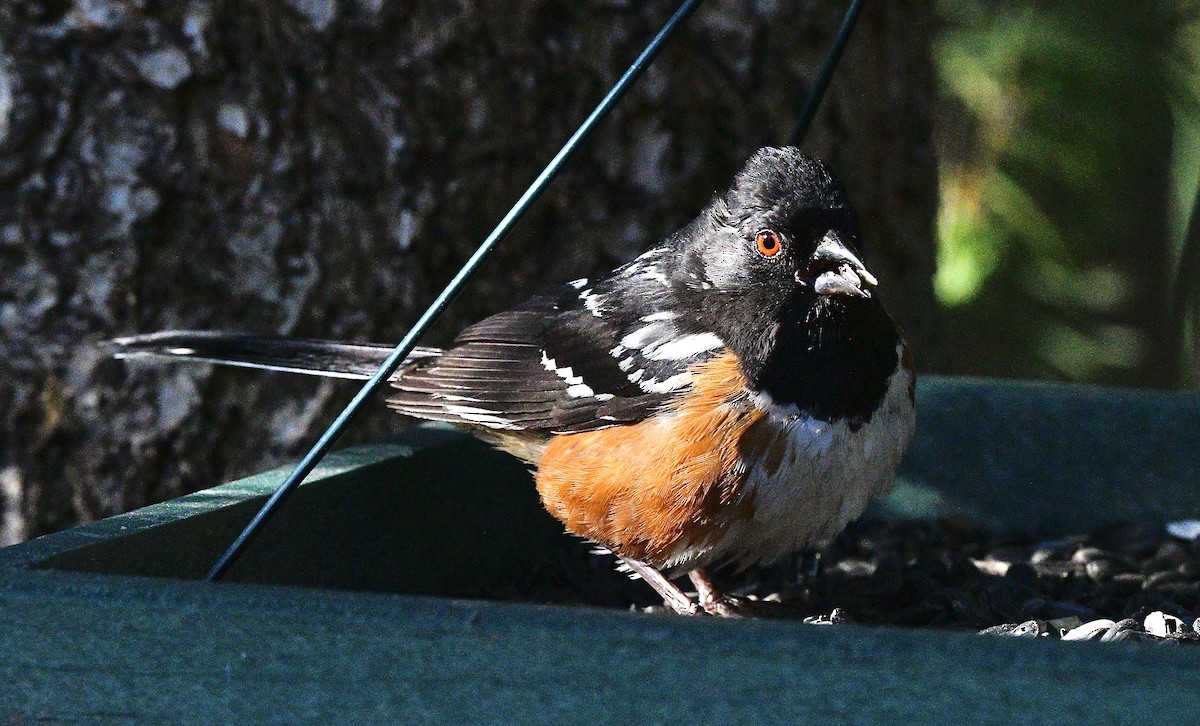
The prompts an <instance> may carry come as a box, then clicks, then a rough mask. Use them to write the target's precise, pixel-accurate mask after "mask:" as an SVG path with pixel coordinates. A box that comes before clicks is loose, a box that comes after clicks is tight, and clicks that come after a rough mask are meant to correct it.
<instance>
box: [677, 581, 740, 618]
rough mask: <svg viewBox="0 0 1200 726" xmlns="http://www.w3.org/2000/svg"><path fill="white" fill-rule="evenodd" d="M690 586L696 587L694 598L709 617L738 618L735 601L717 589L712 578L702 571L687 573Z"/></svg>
mask: <svg viewBox="0 0 1200 726" xmlns="http://www.w3.org/2000/svg"><path fill="white" fill-rule="evenodd" d="M688 577H689V578H691V580H692V584H693V585H695V586H696V596H697V598H698V599H699V600H700V607H702V608H704V612H706V613H708V614H709V615H716V616H719V617H722V618H740V617H741V613H739V612H738V604H737V601H736V600H734V599H733V598H731V597H729V596H728V595H725V594H723V593H722V592H721V591H720V590H718V589H717V586H716V584H714V583H713V581H712V578H711V577H709V576H708V573H707V572H705V571H704V570H692V571H691V572H689V573H688Z"/></svg>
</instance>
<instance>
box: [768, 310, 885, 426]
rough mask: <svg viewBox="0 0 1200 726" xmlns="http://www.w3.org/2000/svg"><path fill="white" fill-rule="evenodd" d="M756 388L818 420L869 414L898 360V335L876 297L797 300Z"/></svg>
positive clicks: (856, 422)
mask: <svg viewBox="0 0 1200 726" xmlns="http://www.w3.org/2000/svg"><path fill="white" fill-rule="evenodd" d="M790 304H792V305H794V306H796V307H797V308H799V309H796V310H794V311H788V313H786V314H784V315H783V316H781V319H783V320H785V321H788V322H786V323H783V324H782V325H781V326H780V327H779V329H778V331H777V333H776V336H775V344H774V346H772V348H771V351H770V353H768V354H767V357H766V360H765V361H764V363H763V365H762V367H761V369H760V370H759V371H758V373H757V375H754V376H752V377H751V378H752V381H753V382H754V385H755V388H757V389H758V390H760V391H763V392H765V393H766V394H767V395H769V396H770V397H771V400H772V401H774V402H775V403H776V404H779V405H785V406H786V405H789V404H794V405H795V406H796V407H797V408H799V409H800V411H802V412H804V413H807V414H809V415H810V416H812V417H813V418H816V419H819V420H821V421H829V422H836V421H846V422H847V424H848V425H849V427H850V429H851V430H857V429H858V428H859V427H861V426H862V425H863V424H865V423H867V422H869V421H870V420H871V416H872V415H874V413H875V411H876V410H877V409H878V408H879V404H880V403H881V402H882V401H883V397H884V396H885V395H886V394H887V386H888V380H889V379H890V378H891V376H892V374H893V373H894V372H895V371H896V368H897V366H898V365H899V354H898V351H897V350H896V346H897V345H898V344H899V342H900V335H899V333H898V331H897V330H896V326H895V324H894V323H893V322H892V319H891V318H890V317H889V316H888V314H887V313H886V312H885V311H884V309H883V306H882V305H880V304H879V302H878V300H877V299H876V298H874V297H872V298H870V299H865V300H864V299H845V298H818V299H815V300H814V299H812V298H809V299H807V300H804V299H794V300H793V301H792V303H790Z"/></svg>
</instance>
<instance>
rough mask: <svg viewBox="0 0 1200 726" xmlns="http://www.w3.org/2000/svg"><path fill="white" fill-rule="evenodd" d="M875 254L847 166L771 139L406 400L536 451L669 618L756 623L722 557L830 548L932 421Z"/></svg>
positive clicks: (168, 343)
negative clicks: (705, 191) (679, 220)
mask: <svg viewBox="0 0 1200 726" xmlns="http://www.w3.org/2000/svg"><path fill="white" fill-rule="evenodd" d="M861 246H862V240H861V229H860V224H859V220H858V216H857V214H856V212H855V209H854V207H853V205H852V204H851V202H850V200H849V196H848V193H847V191H846V189H845V187H844V186H843V185H842V183H841V182H839V181H838V180H837V178H836V177H835V176H834V173H833V171H832V170H831V169H830V167H829V166H828V165H827V164H826V163H824V162H822V161H820V160H818V159H816V158H814V157H811V156H809V155H807V154H805V153H803V152H801V151H800V150H799V149H797V148H795V147H780V148H771V147H768V148H763V149H760V150H759V151H757V152H755V153H754V154H753V155H752V156H751V157H750V158H749V159H748V160H747V162H746V163H745V165H744V167H743V168H742V169H741V170H740V171H739V172H738V173H737V174H736V175H735V176H734V179H733V181H732V184H731V185H730V186H729V187H728V188H727V189H726V190H725V191H723V192H718V193H716V194H715V195H714V196H713V197H712V199H711V200H710V201H709V203H708V204H707V205H706V206H704V207H703V208H702V209H701V211H700V212H699V214H698V215H697V216H696V217H695V218H694V219H693V220H692V221H691V222H690V223H688V224H686V225H684V226H683V227H681V228H680V229H678V230H677V231H675V232H674V233H672V234H670V235H669V236H668V237H667V238H666V239H665V240H663V241H662V242H661V244H658V245H657V246H654V247H652V248H650V249H649V250H648V251H646V252H645V253H644V254H642V255H640V256H639V257H637V258H635V259H633V260H632V261H630V262H628V263H626V264H624V265H623V266H621V267H618V268H617V269H615V270H613V271H612V272H610V273H609V274H607V275H605V276H602V277H598V278H596V279H587V278H584V279H579V280H574V281H572V282H569V283H565V284H563V285H561V286H560V287H558V288H556V289H554V290H552V291H550V292H547V293H543V294H538V295H535V296H534V297H532V298H531V299H529V300H528V301H527V302H525V303H523V304H520V305H518V306H516V307H514V308H512V309H510V310H507V311H504V312H501V313H498V314H495V315H492V316H490V317H487V318H485V319H483V320H482V321H480V322H477V323H475V324H473V325H470V326H469V327H467V328H465V329H464V330H463V331H462V332H461V333H460V334H459V335H458V336H457V337H456V338H455V339H454V341H453V343H452V344H451V345H450V346H448V347H446V348H444V349H439V348H428V347H420V348H417V349H415V350H414V351H413V352H412V354H411V355H410V356H409V357H408V358H407V359H406V360H405V362H404V364H403V365H402V367H401V368H400V369H399V370H398V372H397V373H396V374H395V375H394V376H393V377H392V378H391V380H390V381H389V383H390V385H391V389H390V396H389V397H388V398H387V404H388V405H389V406H390V407H391V408H392V409H394V410H395V411H397V412H399V413H401V414H405V415H408V416H411V417H416V418H419V419H428V420H434V421H444V422H450V423H451V424H454V425H456V426H459V427H462V428H465V429H467V430H469V431H471V432H472V433H473V434H475V435H477V436H478V437H480V438H482V439H483V440H485V441H487V442H489V443H490V444H492V445H494V446H496V447H497V448H499V449H502V450H504V451H507V452H509V453H510V454H512V455H514V456H516V457H517V458H519V459H521V460H523V461H524V462H526V463H528V464H530V465H531V466H532V468H533V471H534V478H535V483H536V487H537V491H538V493H539V495H540V498H541V501H542V504H543V505H544V507H545V508H546V510H547V511H548V512H549V513H550V514H551V515H553V516H554V517H556V518H557V519H558V520H559V521H560V522H561V523H562V524H563V525H564V526H565V528H566V530H567V531H568V532H570V533H572V534H575V535H578V536H580V537H583V538H585V539H587V540H589V541H591V542H593V543H594V544H595V545H596V546H597V547H598V548H599V549H600V550H601V551H606V552H610V553H612V554H613V555H615V556H616V557H617V558H618V560H619V562H620V563H621V566H622V568H623V569H625V570H626V571H627V572H629V573H630V575H631V576H634V577H640V578H641V579H643V580H645V582H646V583H648V584H649V585H650V586H651V587H653V588H654V589H655V590H656V591H657V592H658V594H659V595H661V596H662V598H663V601H664V604H665V606H666V607H668V608H669V609H670V610H673V611H674V612H676V613H680V614H685V615H704V614H710V615H727V616H738V615H739V607H738V603H737V601H736V599H734V598H731V597H728V596H726V595H724V594H723V593H722V592H721V590H720V589H719V588H718V586H717V584H716V583H715V581H714V579H713V578H712V577H711V576H710V574H709V571H710V570H712V569H713V568H716V567H719V566H729V567H732V568H746V567H749V566H752V565H766V564H770V563H772V562H775V561H777V560H780V559H782V558H784V557H785V556H787V555H789V554H792V553H795V552H797V551H801V550H806V549H812V548H819V547H821V546H823V545H825V544H827V543H829V542H830V541H831V540H832V539H833V538H834V537H836V536H837V535H838V534H839V533H840V532H841V531H842V530H843V529H844V528H845V527H846V526H847V524H849V523H850V522H851V521H852V520H854V519H856V518H857V517H858V516H859V515H861V514H862V512H863V510H864V509H865V507H866V505H867V503H868V501H869V500H870V499H871V498H872V497H873V496H876V495H879V494H883V493H885V492H887V491H888V490H889V489H890V488H891V486H892V483H893V481H894V477H895V471H896V468H897V466H898V465H899V463H900V460H901V458H902V456H903V455H904V452H905V450H906V449H907V447H908V444H909V441H910V439H911V437H912V434H913V430H914V426H915V417H916V403H915V395H914V390H915V382H916V373H915V368H914V365H913V358H912V354H911V352H910V350H909V348H908V345H907V344H906V342H905V340H904V337H903V334H902V332H901V329H900V327H899V326H898V324H897V323H896V321H895V320H894V319H893V318H892V316H891V315H890V314H889V313H888V311H887V310H886V309H885V307H884V305H883V303H882V301H881V299H880V295H879V281H878V279H877V278H876V277H875V276H874V275H872V274H871V273H870V272H869V271H868V269H867V267H866V265H865V264H864V262H863V261H862V259H861V256H860V253H859V252H858V250H859V248H860V247H861ZM112 345H113V350H114V355H115V356H116V357H118V358H140V357H155V358H162V357H169V358H176V359H189V360H196V361H206V362H210V363H221V364H229V365H240V366H249V367H253V368H265V369H270V370H283V371H291V372H298V373H308V374H315V375H323V376H333V377H342V378H357V379H365V378H367V377H369V376H370V375H371V374H372V373H374V372H375V370H376V369H377V368H378V367H379V365H380V364H381V363H382V362H383V360H384V359H385V358H386V357H387V355H388V354H389V353H390V352H391V348H390V347H389V346H383V345H373V344H365V345H364V344H346V343H337V342H330V341H321V340H295V339H289V338H283V337H270V336H256V335H248V334H241V333H226V332H195V331H167V332H160V333H150V334H143V335H134V336H129V337H124V338H118V339H116V340H114V341H112ZM685 574H686V575H687V576H688V578H689V579H690V580H691V582H692V584H693V585H694V587H695V596H694V597H693V595H692V594H690V593H689V592H685V591H684V590H683V588H682V587H680V585H678V584H676V582H675V580H677V579H682V577H683V576H684V575H685Z"/></svg>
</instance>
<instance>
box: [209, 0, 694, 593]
mask: <svg viewBox="0 0 1200 726" xmlns="http://www.w3.org/2000/svg"><path fill="white" fill-rule="evenodd" d="M703 1H704V0H686V2H684V3H683V5H681V6H680V7H679V9H678V10H676V11H675V14H674V15H672V16H671V19H670V20H668V21H667V22H666V24H665V25H664V26H663V27H662V30H660V31H658V35H656V36H654V40H652V41H650V44H649V45H647V46H646V49H645V50H643V51H642V53H641V55H639V56H638V57H637V60H635V61H634V62H633V65H631V66H630V67H629V70H627V71H625V74H624V75H622V76H621V78H620V80H618V81H617V83H616V85H614V86H613V87H612V90H610V91H609V92H608V94H607V95H606V96H605V97H604V99H603V100H601V101H600V104H599V105H598V106H596V109H595V110H594V111H592V113H591V115H590V116H588V117H587V119H586V120H585V121H584V122H583V123H582V124H581V125H580V126H579V129H578V130H576V131H575V133H574V134H573V135H572V136H571V138H570V139H568V140H567V143H566V144H564V145H563V147H562V149H560V150H559V152H558V154H556V155H555V157H554V158H553V159H552V160H551V161H550V163H549V164H547V165H546V168H545V169H543V170H542V173H541V174H539V175H538V177H537V178H536V179H534V181H533V183H532V184H530V185H529V188H528V189H526V190H525V193H524V194H522V195H521V198H520V199H518V200H517V203H516V204H514V205H513V207H512V209H510V210H509V211H508V214H506V215H504V218H503V219H501V220H500V223H499V224H497V225H496V228H495V229H493V230H492V233H491V234H489V235H488V236H487V239H485V240H484V241H483V243H482V244H480V245H479V249H477V250H475V254H473V255H471V258H470V259H469V260H467V262H466V264H464V265H463V266H462V269H461V270H459V271H458V274H457V275H455V276H454V279H452V280H451V281H450V284H448V285H446V289H444V290H442V292H441V294H439V295H438V296H437V299H435V300H434V301H433V303H432V304H431V305H430V306H429V308H428V309H427V310H426V311H425V312H424V313H423V314H422V315H421V317H420V318H419V319H418V320H417V322H416V324H415V325H413V327H412V328H411V329H410V330H409V331H408V334H407V335H405V336H404V339H403V340H401V341H400V343H399V344H397V345H396V348H395V350H393V351H392V353H391V355H389V356H388V357H387V360H385V361H384V362H383V365H381V366H380V367H379V370H377V371H375V374H374V375H373V376H371V378H370V379H368V380H367V382H366V384H364V385H363V387H362V388H361V389H360V390H359V392H358V393H357V394H356V395H355V396H354V398H353V399H352V400H351V401H350V403H349V404H348V405H347V406H346V408H345V409H344V410H343V411H342V412H341V413H340V414H338V417H337V418H336V419H334V421H333V423H331V424H330V425H329V428H327V429H326V430H325V433H323V434H321V437H320V438H319V439H318V440H317V443H316V444H314V445H313V447H312V449H310V450H309V452H308V453H307V454H305V455H304V458H303V459H301V460H300V463H299V464H297V465H296V468H295V469H294V470H293V471H292V473H291V474H289V475H288V477H287V479H285V480H284V482H283V484H281V485H280V486H279V488H278V489H276V490H275V492H274V493H273V494H272V495H271V496H270V498H268V499H267V501H266V503H265V504H263V506H262V508H261V509H259V511H258V514H256V515H254V519H252V520H250V523H249V524H247V525H246V527H245V529H243V530H242V532H241V534H239V535H238V537H237V539H236V540H234V542H233V544H231V545H230V546H229V549H227V550H226V551H225V554H223V555H221V559H219V560H217V563H216V564H215V565H213V567H212V569H211V570H209V572H208V575H207V576H206V577H205V578H204V579H205V580H207V581H209V582H213V581H216V580H219V579H220V578H221V576H222V575H224V574H225V572H226V571H228V570H229V567H230V566H231V565H232V564H233V563H234V562H235V561H236V560H237V558H238V557H239V556H240V555H241V553H242V551H243V550H245V548H246V545H248V544H249V543H250V541H251V540H252V539H253V538H254V536H255V535H256V534H257V533H258V532H259V531H260V530H261V529H262V527H263V526H264V525H265V524H266V523H267V522H268V521H269V520H270V519H271V517H272V516H273V515H274V514H275V512H277V511H278V510H279V507H280V506H281V505H282V504H283V502H284V501H285V500H286V499H287V497H288V496H289V495H290V494H291V493H292V492H293V491H294V490H295V489H296V487H297V486H298V485H299V484H300V483H301V482H302V481H304V479H305V477H307V476H308V475H309V474H310V473H312V470H313V469H315V468H316V466H317V464H318V463H320V461H321V459H323V458H325V455H326V454H327V453H329V449H330V448H331V447H332V446H333V444H334V443H335V442H336V441H337V440H338V438H340V437H341V435H342V433H343V431H344V430H345V428H346V426H347V424H349V423H350V421H351V419H352V418H353V417H354V415H355V414H357V413H358V411H359V409H360V408H361V407H362V404H363V403H364V402H365V401H366V400H367V398H368V397H370V396H371V395H372V394H373V393H375V391H376V389H378V388H379V387H380V386H381V385H383V383H384V382H385V381H387V380H388V379H389V378H391V377H392V374H393V373H395V372H396V369H397V368H399V367H400V364H401V363H403V362H404V359H405V358H406V357H407V356H408V354H409V353H410V352H411V351H412V349H413V348H414V347H416V344H417V341H418V340H419V339H420V338H421V336H422V335H424V333H425V330H426V329H427V328H428V327H429V326H430V324H431V323H433V321H434V320H435V319H437V317H438V315H440V314H441V313H442V311H443V310H445V308H446V306H447V305H449V304H450V302H451V301H453V300H454V298H455V297H457V295H458V293H459V292H460V291H461V290H462V288H463V285H464V284H466V282H467V280H468V279H469V278H470V277H471V275H472V274H474V272H475V270H476V269H477V268H478V267H479V264H480V263H481V262H483V260H484V258H485V257H487V255H488V253H489V252H491V250H492V248H493V247H495V246H496V245H497V244H498V243H499V242H500V241H501V240H502V239H504V238H505V237H506V236H507V235H508V233H509V231H510V230H511V229H512V227H513V225H515V224H516V223H517V220H519V219H520V218H521V216H522V215H524V214H525V212H526V211H528V209H529V207H530V206H531V205H532V204H533V202H534V201H535V200H536V199H537V198H538V197H539V196H540V195H541V193H542V192H543V191H544V190H545V189H546V187H547V186H548V185H549V184H550V182H551V181H552V180H553V179H554V177H555V176H556V175H557V174H558V172H559V171H560V170H561V168H562V165H563V163H564V162H565V161H566V160H567V158H568V157H569V156H570V155H571V154H572V153H573V152H574V151H575V150H576V149H577V148H578V147H579V145H580V144H581V143H582V142H583V141H584V140H585V139H587V137H588V136H590V135H591V133H592V131H593V130H594V129H595V127H596V125H597V124H599V123H600V121H601V120H602V119H603V118H604V117H605V116H606V115H608V112H609V111H611V110H612V109H613V107H614V106H616V104H617V102H618V101H620V100H621V98H622V97H623V96H624V95H625V93H626V92H627V91H628V90H629V89H630V87H631V86H633V84H634V83H635V82H636V81H637V79H638V78H639V77H640V76H641V75H642V73H643V72H644V71H645V70H646V68H648V67H649V66H650V63H651V62H653V60H654V58H655V56H657V55H658V52H659V51H660V50H661V49H662V47H663V45H664V44H665V43H666V42H667V40H668V39H669V38H670V37H671V36H672V35H674V33H675V31H676V30H678V29H679V27H680V26H681V25H683V23H684V21H686V20H687V19H688V17H689V16H691V14H692V13H693V12H695V10H696V8H697V7H699V6H700V4H701V3H702V2H703Z"/></svg>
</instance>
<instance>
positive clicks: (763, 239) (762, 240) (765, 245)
mask: <svg viewBox="0 0 1200 726" xmlns="http://www.w3.org/2000/svg"><path fill="white" fill-rule="evenodd" d="M754 244H755V246H756V247H758V254H760V255H762V256H763V257H774V256H775V255H777V254H779V253H780V252H781V251H782V250H783V242H781V241H780V240H779V235H777V234H775V233H774V232H772V231H771V230H769V229H764V230H760V231H759V233H758V234H756V235H754Z"/></svg>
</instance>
